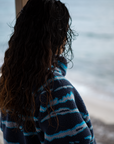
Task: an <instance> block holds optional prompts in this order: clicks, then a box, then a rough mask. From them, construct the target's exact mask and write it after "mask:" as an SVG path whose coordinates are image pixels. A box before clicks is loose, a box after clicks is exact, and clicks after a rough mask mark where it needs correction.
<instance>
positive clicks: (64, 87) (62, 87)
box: [54, 85, 73, 91]
mask: <svg viewBox="0 0 114 144" xmlns="http://www.w3.org/2000/svg"><path fill="white" fill-rule="evenodd" d="M67 88H73V86H71V85H66V86H60V87H58V88H57V89H55V90H54V91H58V90H61V89H67Z"/></svg>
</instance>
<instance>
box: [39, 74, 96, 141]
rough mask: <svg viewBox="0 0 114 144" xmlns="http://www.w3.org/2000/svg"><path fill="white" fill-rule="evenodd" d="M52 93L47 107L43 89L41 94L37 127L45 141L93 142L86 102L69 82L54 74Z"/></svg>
mask: <svg viewBox="0 0 114 144" xmlns="http://www.w3.org/2000/svg"><path fill="white" fill-rule="evenodd" d="M52 96H53V100H52V101H51V102H50V104H48V110H47V107H46V100H45V98H46V93H45V91H43V92H42V95H41V98H42V100H41V101H42V102H41V103H40V108H39V127H40V128H41V130H42V131H43V133H44V144H63V143H64V144H76V143H79V144H95V140H94V136H93V131H92V125H91V122H90V119H89V114H88V112H87V110H86V107H85V104H84V103H83V100H82V99H81V97H80V95H79V93H78V92H77V91H76V89H75V88H74V87H73V86H72V85H71V84H70V82H69V81H67V80H66V79H65V78H63V77H58V78H57V77H56V80H55V82H54V89H53V91H52ZM51 107H52V108H53V109H52V108H51ZM48 112H50V115H49V114H48ZM57 124H58V125H57Z"/></svg>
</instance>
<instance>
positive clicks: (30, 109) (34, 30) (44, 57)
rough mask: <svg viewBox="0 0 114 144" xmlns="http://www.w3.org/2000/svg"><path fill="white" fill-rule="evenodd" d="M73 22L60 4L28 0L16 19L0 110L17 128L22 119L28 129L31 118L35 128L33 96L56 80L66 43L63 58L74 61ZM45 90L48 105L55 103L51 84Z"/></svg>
mask: <svg viewBox="0 0 114 144" xmlns="http://www.w3.org/2000/svg"><path fill="white" fill-rule="evenodd" d="M70 22H71V17H70V15H69V12H68V9H67V8H66V6H65V4H63V3H62V2H60V1H59V0H44V1H43V0H29V1H28V2H27V4H26V5H25V6H24V8H23V9H22V11H21V12H20V13H19V15H18V16H17V20H16V24H15V26H14V32H13V34H12V36H11V38H10V40H9V43H8V44H9V47H8V49H7V50H6V52H5V57H4V63H3V65H2V70H1V71H2V76H1V78H0V109H1V111H2V113H3V114H6V113H7V112H9V114H10V115H11V116H12V118H14V119H15V121H16V122H17V124H18V126H19V124H20V123H22V122H23V118H24V119H25V125H26V124H27V121H28V119H29V120H30V118H31V122H32V124H34V120H33V116H34V113H35V110H36V107H35V97H34V96H35V94H36V92H37V90H38V89H39V88H40V87H41V86H42V85H43V84H44V83H46V84H47V79H48V78H49V77H51V78H53V73H52V71H53V69H54V68H55V67H56V66H57V60H58V58H59V54H60V46H61V45H63V41H64V39H66V45H65V46H64V45H63V49H64V52H63V53H62V55H63V56H65V57H66V58H68V59H69V54H70V56H71V58H70V60H71V59H72V57H73V53H72V48H71V45H72V39H73V37H74V33H73V31H72V30H71V28H70V26H71V23H70ZM57 50H58V54H57V56H55V54H56V51H57ZM67 56H68V57H67ZM52 64H53V66H54V67H51V65H52ZM34 86H35V88H34ZM33 88H34V91H33ZM45 89H46V91H47V104H48V103H49V101H50V100H52V95H51V91H50V88H49V86H48V84H47V87H45ZM52 110H53V108H52ZM48 113H49V111H48Z"/></svg>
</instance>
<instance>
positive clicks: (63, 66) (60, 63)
mask: <svg viewBox="0 0 114 144" xmlns="http://www.w3.org/2000/svg"><path fill="white" fill-rule="evenodd" d="M58 62H59V65H60V66H61V67H62V69H63V70H64V71H65V72H66V70H67V66H66V65H65V64H64V63H62V62H60V61H58Z"/></svg>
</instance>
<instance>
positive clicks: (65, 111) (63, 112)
mask: <svg viewBox="0 0 114 144" xmlns="http://www.w3.org/2000/svg"><path fill="white" fill-rule="evenodd" d="M54 112H55V113H56V114H55V113H54ZM54 112H51V113H50V116H51V117H55V116H56V115H67V114H72V113H79V110H78V109H77V108H75V109H69V108H59V109H58V110H55V111H54ZM50 116H49V115H47V116H46V117H44V118H43V119H42V120H41V122H44V121H45V120H48V119H49V118H50Z"/></svg>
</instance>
